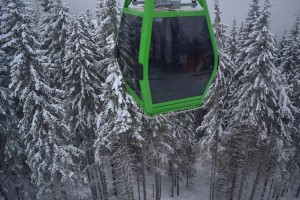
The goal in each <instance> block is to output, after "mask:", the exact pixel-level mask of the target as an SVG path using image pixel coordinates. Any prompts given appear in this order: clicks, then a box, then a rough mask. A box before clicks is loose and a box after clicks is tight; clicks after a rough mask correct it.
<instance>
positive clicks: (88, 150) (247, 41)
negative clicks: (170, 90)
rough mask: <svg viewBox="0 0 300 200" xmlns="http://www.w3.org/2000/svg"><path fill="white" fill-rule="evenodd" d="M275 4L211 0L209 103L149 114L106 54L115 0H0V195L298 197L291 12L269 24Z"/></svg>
mask: <svg viewBox="0 0 300 200" xmlns="http://www.w3.org/2000/svg"><path fill="white" fill-rule="evenodd" d="M33 2H34V1H33ZM271 6H272V5H271V0H251V4H250V5H249V7H248V12H247V14H246V15H245V16H246V18H245V19H243V23H240V24H239V23H237V22H236V20H234V21H233V22H232V24H231V25H225V24H224V23H223V22H222V7H220V4H219V0H214V12H215V17H214V19H212V22H213V26H214V27H213V28H214V32H215V36H216V40H217V44H218V51H219V59H220V62H219V68H218V71H217V76H216V78H215V80H214V82H213V84H212V85H211V87H210V90H209V93H208V95H207V97H206V100H205V103H204V105H203V106H202V107H201V108H198V109H196V110H190V111H184V112H179V113H172V114H168V115H158V116H154V117H146V116H145V114H144V113H143V111H142V110H141V109H140V108H139V106H138V105H137V104H136V102H135V101H134V100H133V98H132V97H131V96H130V95H129V94H128V93H127V92H126V89H125V87H124V81H123V77H122V75H121V72H120V70H119V67H118V64H117V62H116V58H115V54H114V47H115V43H116V32H117V28H118V25H119V22H120V15H121V6H120V5H119V2H118V1H117V0H98V3H97V5H95V10H93V11H89V10H87V11H86V12H83V13H79V14H76V16H74V15H73V14H71V13H70V10H69V8H68V7H67V5H66V4H65V3H64V2H63V0H36V2H34V3H28V2H25V0H0V200H35V199H37V200H48V199H49V200H79V199H80V200H84V199H87V200H152V199H155V200H170V199H177V200H196V199H197V200H223V199H224V200H279V199H282V200H286V199H291V200H293V199H299V198H300V17H298V18H295V19H294V22H293V24H294V25H293V27H292V28H291V29H290V30H286V32H285V34H284V35H283V37H277V36H275V34H274V33H272V31H271V29H270V23H272V21H271V15H272V13H271ZM211 14H212V13H211ZM211 16H213V15H211ZM299 16H300V15H299Z"/></svg>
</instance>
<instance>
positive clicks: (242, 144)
mask: <svg viewBox="0 0 300 200" xmlns="http://www.w3.org/2000/svg"><path fill="white" fill-rule="evenodd" d="M253 3H254V4H256V3H257V2H255V1H254V2H253ZM253 7H254V6H251V8H253ZM270 7H271V3H270V1H269V0H266V1H265V4H264V8H263V10H262V12H261V14H260V15H259V17H258V18H257V19H256V20H255V21H254V22H253V21H252V20H251V21H252V22H253V24H252V28H251V30H252V31H251V32H249V33H248V35H247V37H245V38H243V39H244V41H245V42H244V46H243V47H242V48H241V55H244V57H243V58H244V59H243V60H242V59H241V58H240V59H241V60H240V63H241V66H240V69H239V70H240V72H238V74H236V75H238V76H237V78H238V80H237V81H238V83H239V84H238V88H237V89H236V90H232V91H234V93H233V95H232V97H233V99H232V102H233V103H231V110H230V118H231V121H230V124H229V126H228V128H227V129H226V132H227V142H228V143H229V144H233V143H232V141H234V140H235V141H238V145H237V144H236V146H233V147H232V148H233V149H235V152H236V153H238V154H236V155H238V157H237V158H236V159H235V160H236V161H235V162H234V163H236V164H234V165H235V166H236V168H235V169H234V170H235V171H236V172H237V174H235V176H234V177H235V178H234V180H232V190H233V189H234V188H233V187H235V188H236V185H237V183H239V191H238V193H235V192H232V194H231V197H234V196H237V197H238V199H240V198H242V194H243V192H244V191H243V188H244V187H245V185H244V184H245V177H244V175H245V172H247V170H248V169H247V167H248V162H249V155H250V154H249V153H250V152H249V151H248V150H249V147H250V149H252V151H254V152H255V153H256V154H258V155H259V159H258V160H256V163H257V165H256V166H255V168H254V169H253V170H256V172H255V175H254V176H255V179H254V182H253V184H252V189H251V192H250V197H249V198H250V199H257V198H258V196H257V195H258V191H257V190H258V185H259V184H260V183H261V182H262V181H261V179H263V178H265V184H264V186H263V190H262V191H260V192H261V194H259V195H262V198H263V196H264V195H265V192H266V187H267V185H268V184H269V181H270V174H271V173H272V172H276V173H277V175H279V176H281V175H282V174H283V173H284V172H285V170H284V169H287V165H288V162H289V161H290V159H291V158H292V156H293V155H294V152H293V150H294V149H293V147H292V143H291V142H292V140H291V135H290V132H289V130H290V128H292V127H291V126H292V121H293V112H294V111H295V109H294V107H293V106H292V104H291V102H290V101H289V97H288V96H287V92H286V88H285V87H286V84H285V82H284V80H282V77H281V74H280V72H279V71H278V69H277V68H276V66H275V63H276V60H275V56H276V55H277V49H276V47H275V39H274V34H272V33H271V32H270V16H271V13H270ZM250 11H251V12H257V10H256V9H250ZM251 12H250V13H249V17H248V19H251V18H250V16H255V15H254V14H253V13H251ZM246 24H249V21H246ZM248 26H249V25H248ZM249 30H250V29H249ZM245 45H246V46H245ZM252 153H253V152H252ZM258 155H256V156H258ZM241 158H242V159H241ZM253 159H254V160H255V158H253ZM237 161H238V162H237ZM274 162H275V163H276V165H275V163H274ZM273 166H274V168H272V167H273ZM275 166H277V167H275ZM284 178H286V177H284ZM282 181H284V179H283V180H280V181H279V182H281V183H282ZM276 192H279V193H280V192H282V191H281V190H280V189H279V190H278V191H276Z"/></svg>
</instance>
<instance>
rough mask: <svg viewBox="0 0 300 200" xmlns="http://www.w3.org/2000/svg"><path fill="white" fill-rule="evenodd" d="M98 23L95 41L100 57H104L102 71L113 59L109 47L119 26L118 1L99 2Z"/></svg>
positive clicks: (105, 0)
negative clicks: (108, 43)
mask: <svg viewBox="0 0 300 200" xmlns="http://www.w3.org/2000/svg"><path fill="white" fill-rule="evenodd" d="M96 15H97V23H98V27H97V30H96V35H95V39H96V42H97V45H98V46H99V47H101V48H99V55H100V56H101V57H102V61H101V66H102V67H101V70H102V69H107V66H108V65H109V63H110V62H109V60H110V59H111V49H110V46H108V45H107V42H109V40H110V38H112V37H115V33H116V31H117V27H118V24H119V15H120V9H119V7H118V2H117V1H116V0H98V3H97V9H96ZM103 81H104V80H103Z"/></svg>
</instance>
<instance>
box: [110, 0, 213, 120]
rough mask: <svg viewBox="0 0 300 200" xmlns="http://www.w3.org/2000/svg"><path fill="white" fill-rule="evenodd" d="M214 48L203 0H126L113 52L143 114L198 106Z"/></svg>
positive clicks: (210, 78) (207, 82) (206, 84)
mask: <svg viewBox="0 0 300 200" xmlns="http://www.w3.org/2000/svg"><path fill="white" fill-rule="evenodd" d="M217 52H218V50H217V45H216V41H215V38H214V34H213V29H212V25H211V21H210V17H209V13H208V7H207V3H206V0H186V1H185V2H183V0H182V1H181V0H145V1H139V0H125V2H124V7H123V11H122V18H121V23H120V27H119V30H118V34H117V44H116V48H115V54H116V58H117V61H118V64H119V67H120V70H121V72H122V75H123V77H124V80H125V83H126V88H127V91H128V93H129V94H130V95H131V96H132V97H133V98H134V99H135V101H136V102H137V103H138V104H139V106H140V107H141V108H143V110H144V111H145V113H146V114H147V115H149V116H153V115H157V114H162V113H169V112H172V111H180V110H185V109H191V108H196V107H199V106H201V105H202V103H203V100H204V97H205V95H206V93H207V92H208V89H209V86H210V84H211V83H212V81H213V78H214V76H215V74H216V70H217V66H218V53H217Z"/></svg>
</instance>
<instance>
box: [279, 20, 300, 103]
mask: <svg viewBox="0 0 300 200" xmlns="http://www.w3.org/2000/svg"><path fill="white" fill-rule="evenodd" d="M299 38H300V17H298V18H297V20H296V23H295V24H294V26H293V28H292V30H291V33H290V36H289V37H286V38H283V40H282V42H281V43H282V44H281V45H282V46H281V47H282V49H281V55H280V56H281V63H280V64H281V65H280V68H281V69H282V70H283V74H284V75H285V77H286V78H287V81H288V84H289V85H290V87H291V88H292V91H291V98H292V99H293V101H294V103H295V105H297V107H298V108H300V100H299V95H300V92H299V90H300V81H299V80H300V79H299V78H300V69H299V68H300V67H299V66H300V59H299V58H300V50H299V49H300V39H299Z"/></svg>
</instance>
